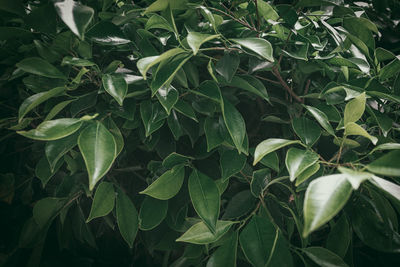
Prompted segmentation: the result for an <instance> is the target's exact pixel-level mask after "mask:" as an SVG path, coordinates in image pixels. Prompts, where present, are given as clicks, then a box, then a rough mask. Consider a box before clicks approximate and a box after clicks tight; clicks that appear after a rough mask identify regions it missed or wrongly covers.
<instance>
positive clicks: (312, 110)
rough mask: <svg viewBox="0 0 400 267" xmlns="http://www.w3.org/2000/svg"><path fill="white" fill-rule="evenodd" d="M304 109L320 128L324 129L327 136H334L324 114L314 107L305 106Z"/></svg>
mask: <svg viewBox="0 0 400 267" xmlns="http://www.w3.org/2000/svg"><path fill="white" fill-rule="evenodd" d="M305 108H306V109H307V110H308V112H310V113H311V115H313V117H314V118H315V119H316V120H317V121H318V123H319V124H320V125H321V126H322V128H324V129H325V130H326V131H327V132H328V133H329V134H331V135H333V136H335V132H334V131H333V128H332V126H331V124H330V123H329V120H328V117H327V116H326V115H325V113H323V112H322V111H321V110H319V109H317V108H315V107H311V106H305Z"/></svg>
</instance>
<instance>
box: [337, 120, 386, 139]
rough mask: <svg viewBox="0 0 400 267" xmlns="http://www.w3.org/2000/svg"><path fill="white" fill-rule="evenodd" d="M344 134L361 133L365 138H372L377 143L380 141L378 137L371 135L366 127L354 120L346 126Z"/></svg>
mask: <svg viewBox="0 0 400 267" xmlns="http://www.w3.org/2000/svg"><path fill="white" fill-rule="evenodd" d="M344 134H345V135H346V136H349V135H361V136H364V137H365V138H368V139H369V140H371V142H372V143H373V144H374V145H375V144H376V143H377V142H378V138H376V137H375V136H372V135H370V134H369V133H368V132H367V131H366V130H364V128H362V127H361V126H360V125H358V124H356V123H354V122H348V123H347V124H346V125H345V127H344Z"/></svg>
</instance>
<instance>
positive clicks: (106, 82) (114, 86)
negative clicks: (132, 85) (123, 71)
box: [101, 74, 128, 106]
mask: <svg viewBox="0 0 400 267" xmlns="http://www.w3.org/2000/svg"><path fill="white" fill-rule="evenodd" d="M101 80H102V82H103V87H104V89H105V90H106V91H107V93H109V94H110V95H111V96H112V97H113V98H114V99H115V100H116V101H117V102H118V104H119V105H120V106H122V104H123V101H124V98H125V96H126V93H127V92H128V84H127V83H126V81H125V79H124V77H123V76H122V75H118V74H104V75H103V76H102V77H101Z"/></svg>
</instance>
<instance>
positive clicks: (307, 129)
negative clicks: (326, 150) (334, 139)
mask: <svg viewBox="0 0 400 267" xmlns="http://www.w3.org/2000/svg"><path fill="white" fill-rule="evenodd" d="M292 127H293V130H294V132H295V133H296V134H297V135H298V136H299V137H300V139H301V141H302V142H303V143H304V144H306V145H307V146H313V145H314V143H315V142H316V141H317V140H318V139H319V137H320V136H321V129H320V128H319V126H318V124H316V123H315V122H313V121H312V120H309V119H307V118H305V117H300V118H293V120H292Z"/></svg>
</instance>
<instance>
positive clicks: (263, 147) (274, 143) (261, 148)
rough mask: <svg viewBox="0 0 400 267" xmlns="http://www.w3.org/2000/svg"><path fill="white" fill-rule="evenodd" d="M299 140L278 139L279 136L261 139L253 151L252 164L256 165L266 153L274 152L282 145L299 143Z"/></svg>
mask: <svg viewBox="0 0 400 267" xmlns="http://www.w3.org/2000/svg"><path fill="white" fill-rule="evenodd" d="M299 143H300V141H297V140H286V139H279V138H269V139H267V140H264V141H262V142H261V143H259V144H258V145H257V147H256V150H255V152H254V161H253V165H256V164H257V163H258V162H259V161H260V160H261V159H262V158H263V157H264V156H266V155H267V154H269V153H271V152H274V151H275V150H278V149H280V148H282V147H285V146H288V145H293V144H299Z"/></svg>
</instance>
